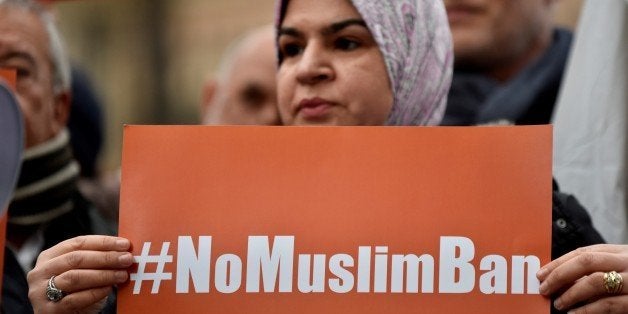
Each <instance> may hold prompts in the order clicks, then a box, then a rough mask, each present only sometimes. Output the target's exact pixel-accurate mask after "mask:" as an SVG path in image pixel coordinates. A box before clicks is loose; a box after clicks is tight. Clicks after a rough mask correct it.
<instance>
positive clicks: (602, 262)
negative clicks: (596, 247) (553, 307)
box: [539, 252, 625, 296]
mask: <svg viewBox="0 0 628 314" xmlns="http://www.w3.org/2000/svg"><path fill="white" fill-rule="evenodd" d="M624 264H625V262H624V260H623V259H622V256H621V255H618V254H612V253H600V252H586V253H581V254H579V255H577V256H575V257H574V258H572V259H570V260H569V261H568V262H565V263H564V264H562V265H560V266H559V267H557V268H555V269H554V270H552V272H551V273H550V274H549V275H548V276H547V278H546V279H545V280H544V281H543V283H542V284H541V286H540V287H539V292H540V293H541V294H543V295H546V296H547V295H551V294H553V293H555V292H556V291H557V290H559V289H560V288H561V287H564V286H566V285H571V284H572V283H573V282H575V281H576V280H578V279H580V278H582V277H584V276H586V275H588V274H591V273H595V272H605V271H609V270H617V271H623V270H624V269H625V265H624Z"/></svg>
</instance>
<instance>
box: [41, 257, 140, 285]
mask: <svg viewBox="0 0 628 314" xmlns="http://www.w3.org/2000/svg"><path fill="white" fill-rule="evenodd" d="M132 264H133V255H131V253H129V252H98V251H76V252H71V253H67V254H64V255H61V256H58V257H55V258H53V259H51V260H49V261H48V262H47V263H46V264H42V265H38V267H36V268H35V269H34V270H33V271H31V273H33V274H32V276H35V277H36V278H35V280H37V278H38V279H46V280H47V279H48V278H50V276H52V275H59V274H62V273H64V272H66V271H69V270H71V269H122V268H127V267H129V266H131V265H132ZM29 275H31V274H30V273H29Z"/></svg>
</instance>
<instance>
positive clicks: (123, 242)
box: [116, 239, 131, 250]
mask: <svg viewBox="0 0 628 314" xmlns="http://www.w3.org/2000/svg"><path fill="white" fill-rule="evenodd" d="M130 246H131V242H129V240H127V239H119V240H116V247H117V248H118V249H120V250H127V249H128V248H129V247H130Z"/></svg>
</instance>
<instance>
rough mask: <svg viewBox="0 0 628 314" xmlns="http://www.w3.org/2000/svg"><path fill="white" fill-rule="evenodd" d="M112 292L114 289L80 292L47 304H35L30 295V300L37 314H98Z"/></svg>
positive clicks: (102, 288)
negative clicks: (91, 313)
mask: <svg viewBox="0 0 628 314" xmlns="http://www.w3.org/2000/svg"><path fill="white" fill-rule="evenodd" d="M111 291H112V287H98V288H94V289H89V290H83V291H78V292H75V293H72V294H68V295H66V296H64V297H63V299H61V300H60V301H59V302H52V301H49V300H47V299H46V301H45V302H35V300H33V298H32V297H31V296H30V295H29V298H30V299H31V302H32V303H33V305H34V310H35V313H60V314H61V313H85V312H88V313H89V312H93V313H98V312H99V310H101V309H102V307H103V306H104V304H105V302H104V301H105V300H106V298H107V296H108V295H109V294H110V293H111ZM41 297H42V298H46V295H45V294H42V295H41ZM37 305H39V306H37ZM87 309H91V311H86V310H87Z"/></svg>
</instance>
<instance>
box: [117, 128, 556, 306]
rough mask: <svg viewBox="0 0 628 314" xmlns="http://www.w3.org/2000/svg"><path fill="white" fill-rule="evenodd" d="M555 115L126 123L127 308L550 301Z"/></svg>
mask: <svg viewBox="0 0 628 314" xmlns="http://www.w3.org/2000/svg"><path fill="white" fill-rule="evenodd" d="M551 134H552V129H551V127H550V126H529V127H476V128H470V127H463V128H419V127H207V126H127V127H125V132H124V147H123V160H122V191H121V204H120V205H121V208H120V210H121V212H120V235H121V236H123V237H127V238H129V239H130V240H131V241H132V243H133V250H132V252H133V255H134V256H135V260H136V265H135V266H134V268H133V269H132V271H131V275H130V276H131V280H130V281H129V283H127V284H125V285H123V286H122V287H120V290H119V292H118V310H119V313H136V312H139V311H142V312H146V313H175V312H176V313H207V312H214V313H297V312H298V313H417V312H422V313H461V312H464V313H505V312H507V313H526V314H528V313H549V301H548V300H546V299H544V298H543V297H541V296H540V295H539V294H538V281H537V280H536V277H535V273H536V270H538V269H539V267H540V266H541V265H543V264H545V263H547V262H548V261H549V259H550V241H551V240H550V239H551V235H550V232H551V189H552V187H551V184H552V183H551V147H552V143H551Z"/></svg>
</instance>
